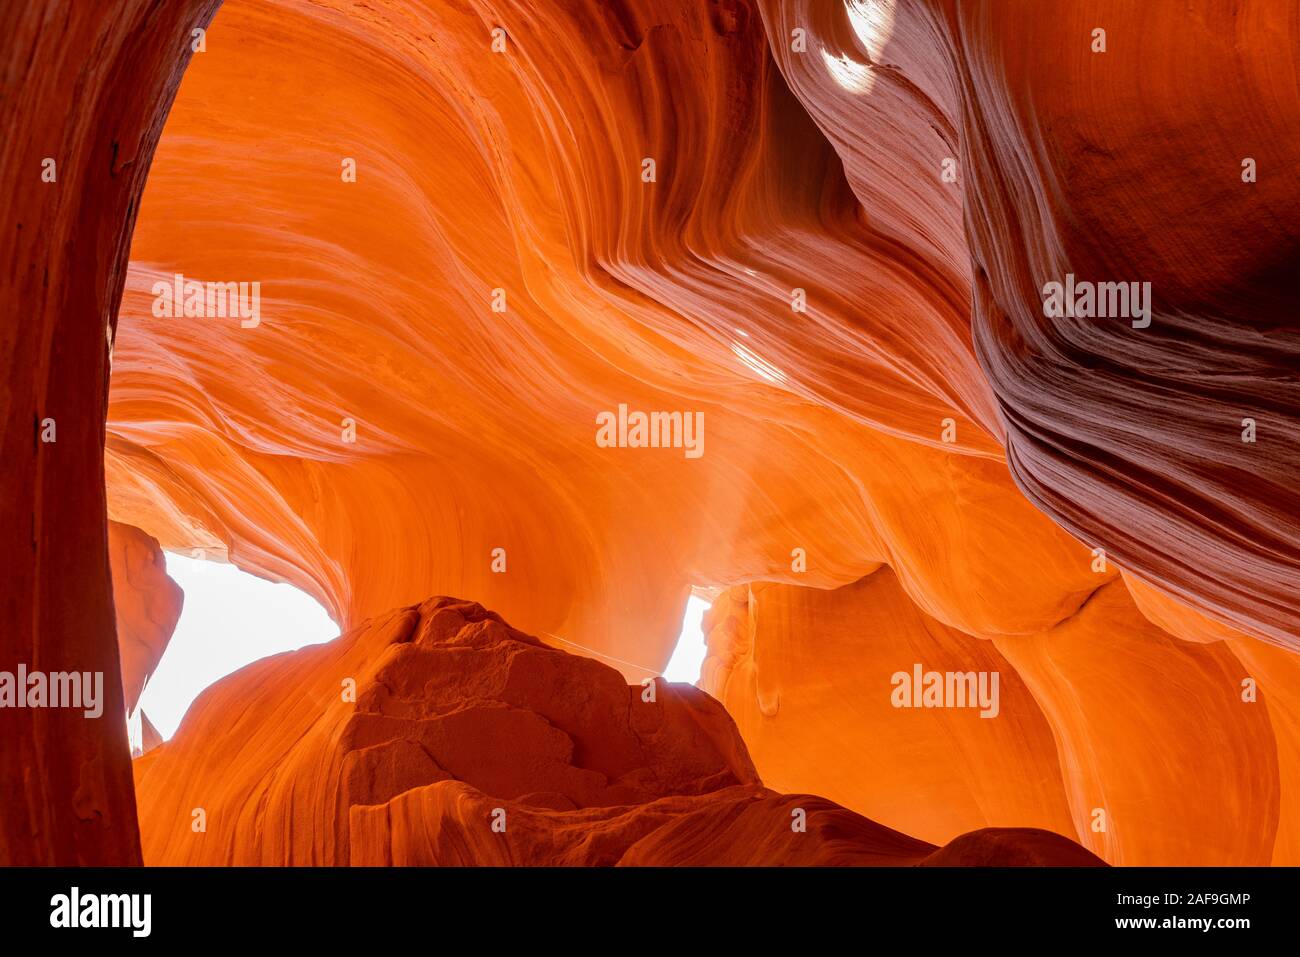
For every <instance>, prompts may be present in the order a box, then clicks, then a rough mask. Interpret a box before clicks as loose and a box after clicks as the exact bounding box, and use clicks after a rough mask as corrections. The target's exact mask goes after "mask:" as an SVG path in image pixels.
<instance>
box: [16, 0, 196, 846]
mask: <svg viewBox="0 0 1300 957" xmlns="http://www.w3.org/2000/svg"><path fill="white" fill-rule="evenodd" d="M215 8H216V0H207V2H205V0H180V2H177V3H168V4H164V5H161V6H160V5H159V4H156V3H152V2H147V0H123V2H121V3H117V4H114V5H113V7H112V9H108V8H106V7H103V8H101V5H98V4H86V3H76V2H71V0H66V2H57V0H53V2H44V3H5V4H3V5H0V129H3V130H4V131H5V135H4V138H3V141H0V187H2V188H0V224H3V229H4V236H5V239H4V245H3V253H4V254H3V256H0V383H3V385H0V458H2V459H3V461H4V463H5V467H4V469H3V471H2V472H0V502H2V503H3V505H4V518H5V525H6V528H5V531H4V534H3V535H0V581H3V582H4V592H3V597H2V598H0V670H4V671H7V672H11V673H12V672H13V671H14V670H15V669H16V667H17V666H18V665H19V664H22V665H26V666H28V667H29V668H31V669H33V670H43V671H47V672H67V671H90V672H101V673H102V674H104V675H105V676H106V677H107V680H106V681H105V682H104V695H105V699H106V700H105V701H104V709H103V716H102V718H100V719H95V720H87V719H86V718H85V717H84V716H83V714H82V712H80V711H76V710H72V709H56V708H38V709H33V708H23V709H5V710H4V711H3V712H0V739H2V740H3V742H4V746H3V747H0V807H3V808H4V813H3V814H0V864H62V865H71V864H131V863H138V862H139V859H140V848H139V837H138V833H137V829H136V822H135V800H134V797H133V795H132V793H131V777H130V765H129V760H130V757H129V749H128V746H127V740H126V733H125V727H124V725H123V723H122V721H121V720H120V716H121V715H122V714H123V713H124V709H123V700H122V698H123V695H122V687H121V684H120V683H119V682H118V680H117V675H118V674H119V656H118V646H117V641H116V640H115V639H114V630H113V603H112V593H111V585H110V579H109V557H108V529H107V526H106V524H105V520H104V513H105V496H104V418H105V414H106V410H107V405H108V402H107V392H108V373H109V365H110V361H111V359H110V355H111V352H112V346H113V341H114V336H115V335H116V325H117V323H116V319H117V311H118V303H119V301H120V299H121V295H122V287H123V284H124V283H125V281H126V271H127V270H126V266H127V250H128V247H129V245H130V239H131V230H132V227H133V225H134V222H135V216H136V212H137V210H138V209H139V208H140V194H141V191H142V190H143V188H144V181H145V175H146V173H147V172H148V169H149V163H150V159H151V157H152V155H153V151H154V146H155V144H156V143H157V141H158V136H159V134H160V133H161V131H162V123H163V118H164V117H165V116H166V115H167V109H168V106H169V105H170V103H171V99H172V97H173V95H174V94H175V92H176V88H177V85H178V84H179V82H180V75H181V70H182V69H183V67H184V64H185V60H186V56H187V54H188V52H189V51H188V47H187V46H186V45H185V38H186V37H188V36H189V33H190V30H191V28H193V27H195V26H201V25H203V24H204V23H206V22H207V20H208V19H209V18H210V17H211V16H212V13H213V11H214V10H215Z"/></svg>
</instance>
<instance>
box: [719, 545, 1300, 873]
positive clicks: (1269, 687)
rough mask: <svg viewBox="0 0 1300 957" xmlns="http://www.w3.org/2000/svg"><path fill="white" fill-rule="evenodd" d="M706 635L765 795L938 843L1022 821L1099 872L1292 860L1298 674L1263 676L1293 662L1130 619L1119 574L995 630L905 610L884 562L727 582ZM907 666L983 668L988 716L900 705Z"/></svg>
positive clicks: (1265, 648)
mask: <svg viewBox="0 0 1300 957" xmlns="http://www.w3.org/2000/svg"><path fill="white" fill-rule="evenodd" d="M706 627H707V629H708V643H709V656H708V658H707V659H706V661H705V666H704V672H703V676H702V679H701V682H700V685H701V687H703V688H704V689H705V690H707V691H709V692H710V693H711V694H713V695H714V696H716V697H717V698H718V700H720V701H722V702H723V703H724V704H725V705H726V706H727V710H728V711H729V712H730V713H731V714H732V715H733V716H734V717H735V719H736V723H737V725H738V726H739V728H740V730H741V734H742V735H743V736H744V738H745V741H746V743H747V744H748V745H749V749H750V753H751V754H752V755H753V758H754V762H755V766H756V767H757V768H758V770H759V772H760V773H761V774H762V776H763V779H764V780H765V781H766V782H768V784H769V785H770V786H772V787H774V788H778V789H787V788H800V789H808V790H814V791H817V792H820V793H824V794H826V796H827V797H829V798H831V799H833V800H835V801H838V802H840V803H841V804H844V805H845V806H847V807H851V808H854V809H855V810H858V811H860V812H861V813H863V814H866V815H867V816H868V817H870V818H872V819H873V820H877V821H880V822H881V823H882V824H886V825H888V826H890V827H893V828H897V829H898V830H901V831H904V832H906V833H909V834H914V835H916V836H918V837H921V838H924V839H926V840H931V841H936V842H939V841H944V840H949V839H951V838H952V836H953V835H955V834H957V833H960V832H962V831H968V830H973V829H976V828H981V827H987V826H990V825H994V824H998V823H1001V822H1006V821H1019V822H1022V823H1023V824H1029V825H1034V826H1037V827H1041V828H1045V829H1048V830H1052V831H1056V832H1057V833H1060V834H1064V835H1068V836H1070V837H1072V838H1075V839H1076V840H1078V841H1079V842H1080V843H1081V844H1083V845H1084V846H1085V847H1087V848H1088V849H1089V850H1091V851H1093V852H1094V853H1096V854H1098V855H1099V856H1101V857H1103V858H1105V859H1106V860H1107V861H1109V862H1110V863H1113V864H1137V865H1148V864H1152V863H1156V862H1159V863H1162V864H1173V865H1178V864H1183V865H1210V864H1230V863H1231V864H1254V865H1263V864H1269V863H1276V864H1291V863H1293V862H1294V861H1295V860H1296V857H1295V845H1294V840H1295V838H1294V829H1295V814H1294V811H1293V810H1291V809H1292V808H1293V807H1294V804H1295V800H1296V797H1295V795H1296V791H1295V782H1294V777H1293V774H1294V770H1293V769H1294V766H1295V764H1294V762H1295V741H1296V737H1295V706H1294V697H1295V694H1294V689H1295V687H1296V684H1295V677H1296V676H1295V674H1294V673H1292V672H1286V673H1283V672H1279V671H1278V670H1277V668H1278V667H1288V668H1293V667H1294V666H1295V660H1294V657H1293V656H1291V655H1290V654H1288V653H1286V652H1283V651H1281V650H1279V649H1277V648H1275V647H1273V646H1271V645H1268V644H1265V643H1263V642H1259V641H1253V640H1249V639H1241V640H1240V641H1237V642H1232V643H1229V642H1223V641H1219V642H1215V643H1193V642H1186V641H1179V640H1177V639H1175V638H1172V637H1171V636H1170V635H1168V634H1166V633H1165V632H1163V631H1161V630H1160V629H1158V628H1157V627H1155V626H1154V625H1151V624H1142V625H1138V626H1137V627H1135V626H1134V624H1133V604H1132V599H1131V598H1130V596H1129V594H1128V592H1127V591H1126V590H1125V589H1124V587H1123V585H1122V584H1121V583H1119V582H1118V581H1112V582H1111V583H1109V584H1107V585H1106V586H1104V587H1103V588H1101V589H1100V590H1099V591H1098V592H1097V593H1096V595H1094V596H1093V598H1092V599H1091V600H1090V601H1089V602H1088V604H1087V605H1086V606H1085V607H1084V608H1083V609H1081V610H1080V612H1079V613H1078V614H1077V615H1075V616H1073V617H1072V618H1071V619H1069V620H1068V621H1067V622H1064V623H1062V624H1061V625H1059V626H1057V627H1056V628H1053V629H1052V630H1051V631H1048V632H1045V633H1043V634H1039V635H1031V636H1023V637H1004V638H998V639H996V640H995V641H992V642H988V641H980V640H978V639H975V638H971V637H970V636H968V635H964V634H961V633H960V632H957V631H955V630H953V629H951V628H948V627H946V626H944V625H943V624H941V623H939V622H938V621H935V620H934V619H932V618H930V617H928V616H926V615H924V614H923V613H921V612H919V611H918V610H917V609H916V608H915V607H914V606H913V605H912V604H911V603H910V602H909V601H908V600H907V598H906V596H905V595H904V594H903V593H902V591H901V589H900V588H899V587H898V583H897V580H896V579H895V577H894V576H893V575H892V574H891V573H890V572H889V571H888V570H887V569H882V570H881V571H878V572H876V573H875V574H874V575H872V576H870V577H868V578H865V579H863V580H862V581H860V582H857V583H855V584H853V585H849V586H845V587H843V588H840V589H837V590H835V591H822V590H818V589H809V588H798V587H794V586H789V585H751V586H744V587H740V588H734V589H731V590H730V591H729V592H727V593H724V594H723V595H722V596H721V597H720V598H719V600H718V601H717V602H715V604H714V607H713V609H712V610H711V611H710V612H709V613H708V616H707V617H706ZM810 637H811V638H812V639H813V641H812V642H811V643H812V644H813V645H814V647H815V648H816V654H815V655H812V654H809V652H808V647H809V644H810V642H809V638H810ZM914 665H921V666H922V667H923V669H924V670H925V671H936V672H961V673H965V672H969V671H974V672H976V673H978V672H985V673H992V672H996V673H998V675H999V697H998V703H999V713H998V714H997V716H996V717H992V718H982V717H980V714H979V709H977V708H934V709H929V708H906V707H902V708H900V707H897V706H896V705H895V702H894V699H893V693H894V690H895V686H894V684H893V683H892V681H891V679H892V677H893V675H894V674H895V673H896V672H900V671H901V672H904V673H908V674H910V673H911V672H912V670H913V666H914ZM1270 666H1271V667H1270ZM828 675H832V676H833V678H832V677H828ZM1247 679H1249V680H1250V682H1251V684H1252V686H1253V688H1254V694H1253V695H1249V696H1248V695H1247V694H1246V691H1245V688H1244V686H1243V682H1245V681H1246V680H1247ZM1188 728H1196V729H1197V733H1196V734H1195V735H1189V734H1188V733H1187V730H1186V729H1188ZM882 768H888V769H889V773H887V774H884V773H881V769H882ZM1224 815H1229V816H1230V817H1231V819H1232V822H1233V823H1232V826H1231V827H1224V826H1223V821H1224ZM1189 833H1196V834H1199V835H1201V839H1199V840H1196V841H1192V840H1189V839H1188V835H1189Z"/></svg>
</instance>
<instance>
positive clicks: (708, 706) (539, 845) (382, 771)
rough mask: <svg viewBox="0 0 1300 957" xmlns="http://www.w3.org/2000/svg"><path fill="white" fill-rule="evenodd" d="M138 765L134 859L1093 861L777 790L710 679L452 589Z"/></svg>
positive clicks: (358, 632)
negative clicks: (903, 829) (562, 642)
mask: <svg viewBox="0 0 1300 957" xmlns="http://www.w3.org/2000/svg"><path fill="white" fill-rule="evenodd" d="M136 778H137V787H138V794H139V801H140V808H141V822H142V827H143V835H142V841H143V845H144V850H145V862H146V863H147V864H159V865H164V864H165V865H171V864H263V865H267V864H271V865H278V864H355V865H392V864H402V865H466V864H497V865H505V864H532V865H579V864H583V865H614V864H629V865H631V864H635V865H667V864H709V865H727V864H731V865H742V864H792V865H794V864H807V865H811V864H859V865H864V864H869V865H903V864H920V863H942V864H1030V863H1033V864H1072V865H1079V864H1100V863H1101V862H1100V860H1098V859H1097V858H1096V857H1094V856H1093V855H1092V854H1089V853H1088V852H1087V851H1085V850H1084V849H1083V848H1081V847H1079V846H1078V845H1076V844H1074V843H1073V842H1071V841H1068V840H1066V839H1064V838H1061V837H1059V836H1057V835H1053V834H1049V833H1046V832H1043V831H1036V830H1033V829H1021V830H1015V831H982V832H979V833H977V834H972V835H967V836H965V837H964V838H962V839H960V840H959V841H957V842H954V843H953V844H952V845H949V846H948V847H945V848H942V849H936V848H935V847H934V846H933V845H931V844H928V843H926V842H924V841H919V840H916V839H914V838H910V837H907V836H906V835H904V834H901V833H898V832H897V831H893V830H891V829H889V828H887V827H883V826H881V825H879V824H875V823H873V822H872V821H870V820H867V819H866V818H863V817H861V816H860V815H858V814H855V813H853V812H852V811H849V810H846V809H845V808H843V807H840V806H839V805H837V804H834V803H833V802H831V801H828V800H826V799H825V798H820V797H814V796H812V795H789V794H787V795H781V794H776V793H774V792H772V791H770V790H768V789H766V788H764V787H763V786H762V783H761V782H760V780H759V778H758V775H757V774H756V773H755V771H754V766H753V764H752V763H751V762H750V759H749V755H748V753H747V752H746V749H745V745H744V743H743V742H742V741H741V738H740V735H739V734H738V733H737V731H736V726H735V724H734V723H733V722H732V720H731V719H730V718H729V717H728V715H727V713H726V712H725V711H724V710H723V709H722V707H721V706H720V705H719V704H718V703H717V702H716V701H714V700H713V699H712V698H710V697H709V696H708V695H706V694H704V693H703V692H701V691H698V690H697V689H695V688H692V687H690V686H689V685H673V684H668V683H666V682H663V681H662V680H655V681H653V682H647V683H646V684H645V685H631V686H629V685H628V684H626V683H625V681H624V680H623V678H622V676H621V675H620V674H619V673H618V672H617V671H615V670H614V669H612V668H610V667H608V666H606V665H603V664H600V663H599V662H596V661H593V660H592V659H589V658H582V657H578V656H575V655H571V654H568V653H567V652H564V651H560V650H557V649H553V648H549V647H547V646H546V645H544V644H543V643H542V642H540V641H539V640H537V639H536V638H532V637H530V636H528V635H525V634H523V633H521V632H519V631H516V630H515V629H513V628H511V627H510V626H509V625H507V624H506V623H505V622H504V621H502V620H501V618H500V617H499V616H498V615H495V614H493V613H491V612H488V611H485V610H484V609H483V608H482V607H481V606H479V605H477V604H474V603H471V602H464V601H460V600H457V599H452V598H431V599H428V600H427V601H425V602H423V603H421V604H420V605H418V606H415V607H411V608H403V609H399V610H397V611H394V612H392V613H390V614H388V615H385V616H381V617H380V618H377V619H374V620H371V621H368V622H366V623H365V624H363V625H361V626H359V627H357V628H356V629H354V630H353V631H351V632H349V633H348V634H346V635H344V636H342V637H341V638H339V639H338V640H337V641H335V642H333V643H331V644H328V645H323V646H317V647H313V648H307V649H303V650H301V651H296V652H290V653H287V654H284V655H278V656H275V657H273V658H268V659H265V660H263V661H261V662H257V663H255V664H253V665H250V666H249V667H247V668H245V669H243V670H242V671H240V672H237V673H236V674H234V675H232V676H230V677H229V678H226V679H223V680H222V681H220V682H218V683H217V684H216V685H214V686H212V687H211V688H210V689H208V691H207V692H205V693H204V695H203V696H202V697H201V698H200V699H199V701H198V702H196V703H195V705H194V707H193V709H192V711H191V712H190V714H189V715H187V716H186V720H185V722H184V724H183V725H182V727H181V729H180V730H179V731H178V733H177V735H176V736H175V737H174V738H173V739H172V740H171V741H170V742H167V743H165V744H163V745H161V746H159V747H157V748H155V749H154V750H153V751H151V752H150V753H149V754H148V755H146V756H145V757H143V758H141V759H139V760H137V762H136ZM198 822H201V826H199V824H198Z"/></svg>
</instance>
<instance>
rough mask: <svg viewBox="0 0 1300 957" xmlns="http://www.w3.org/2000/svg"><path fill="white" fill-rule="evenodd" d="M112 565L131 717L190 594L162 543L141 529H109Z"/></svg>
mask: <svg viewBox="0 0 1300 957" xmlns="http://www.w3.org/2000/svg"><path fill="white" fill-rule="evenodd" d="M108 560H109V567H110V569H111V571H112V576H113V608H114V611H115V612H116V618H117V643H118V649H119V653H120V654H121V657H122V691H123V694H124V696H125V699H126V701H125V704H126V710H127V712H128V713H130V712H132V711H134V710H135V706H136V703H137V702H138V701H139V700H140V692H142V691H143V690H144V686H145V684H146V683H147V682H148V680H149V677H150V676H151V675H152V674H153V673H154V669H156V668H157V667H158V662H159V661H161V660H162V656H163V652H164V651H166V650H167V643H168V642H169V641H171V637H172V632H174V631H175V630H176V622H177V621H179V620H180V616H181V606H182V604H183V603H184V600H185V594H184V593H183V592H182V591H181V587H180V586H179V585H177V584H176V582H174V581H172V580H171V578H169V577H168V576H167V559H166V558H165V557H164V555H163V553H162V549H161V548H159V547H158V542H157V541H156V540H155V539H153V538H151V537H149V536H148V535H146V534H145V533H144V532H142V531H140V529H138V528H135V527H133V526H131V525H122V524H121V523H119V522H109V523H108Z"/></svg>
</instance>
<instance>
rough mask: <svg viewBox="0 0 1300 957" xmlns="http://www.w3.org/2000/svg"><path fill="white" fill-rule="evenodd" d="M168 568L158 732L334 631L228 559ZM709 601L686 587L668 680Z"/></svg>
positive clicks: (280, 588)
mask: <svg viewBox="0 0 1300 957" xmlns="http://www.w3.org/2000/svg"><path fill="white" fill-rule="evenodd" d="M167 574H169V575H171V577H172V578H174V579H175V580H176V582H177V584H179V585H180V586H181V588H183V589H184V590H185V607H184V609H183V610H182V611H181V619H180V622H179V623H178V624H177V625H176V633H175V634H173V635H172V640H171V642H170V643H169V644H168V645H167V650H166V651H165V652H163V657H162V662H161V663H160V664H159V665H158V670H157V671H155V672H154V674H153V677H152V678H150V679H149V684H148V686H147V687H146V688H145V689H144V694H142V695H141V696H140V707H141V708H142V709H143V710H144V713H145V714H147V715H148V716H149V720H150V721H152V722H153V725H154V727H155V728H157V729H158V732H159V733H160V734H161V735H162V736H163V738H164V739H166V738H170V737H171V736H172V735H173V734H175V733H176V729H177V727H179V726H180V723H181V719H182V718H183V717H185V712H186V710H188V709H189V706H190V704H191V703H193V701H194V699H195V698H197V697H198V696H199V693H200V692H202V691H203V689H204V688H207V687H208V686H209V685H211V684H212V683H213V682H215V681H217V680H218V679H220V678H224V677H225V676H226V675H228V674H230V673H232V672H234V671H238V670H239V669H240V668H242V667H244V666H245V665H247V664H251V663H252V662H254V661H256V660H258V659H259V658H265V657H267V656H269V655H276V654H279V653H280V652H282V651H293V650H294V649H296V648H302V647H304V646H306V645H316V644H320V643H321V642H324V641H330V640H332V639H333V638H335V637H337V636H338V633H339V629H338V626H337V625H335V624H334V622H333V621H331V620H330V617H329V615H327V614H326V613H325V609H324V608H322V607H321V606H320V605H319V604H317V602H316V600H315V599H314V598H312V597H311V596H310V595H308V594H306V593H305V592H302V591H299V590H298V589H297V588H294V587H293V586H292V585H285V584H279V585H276V584H272V583H271V582H268V581H265V580H264V579H261V578H258V577H256V576H255V575H250V574H248V573H247V572H242V571H240V570H239V569H238V568H236V567H235V566H234V565H226V564H222V563H220V562H208V561H198V560H196V559H193V558H186V557H184V556H183V555H176V554H174V553H171V552H168V553H167ZM708 608H709V603H708V602H707V601H705V600H704V599H702V598H697V597H696V596H694V595H692V596H691V597H690V599H689V600H688V601H687V603H686V614H685V616H684V617H683V619H682V632H681V637H680V638H679V639H678V641H677V647H676V648H675V649H674V651H673V656H672V658H671V659H670V660H669V662H668V667H667V668H665V669H664V677H665V678H666V679H668V680H669V681H684V682H686V683H688V684H694V683H695V682H696V681H698V680H699V677H700V665H701V664H702V663H703V661H704V653H705V645H704V632H703V626H702V619H703V616H704V612H705V611H707V610H708Z"/></svg>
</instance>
